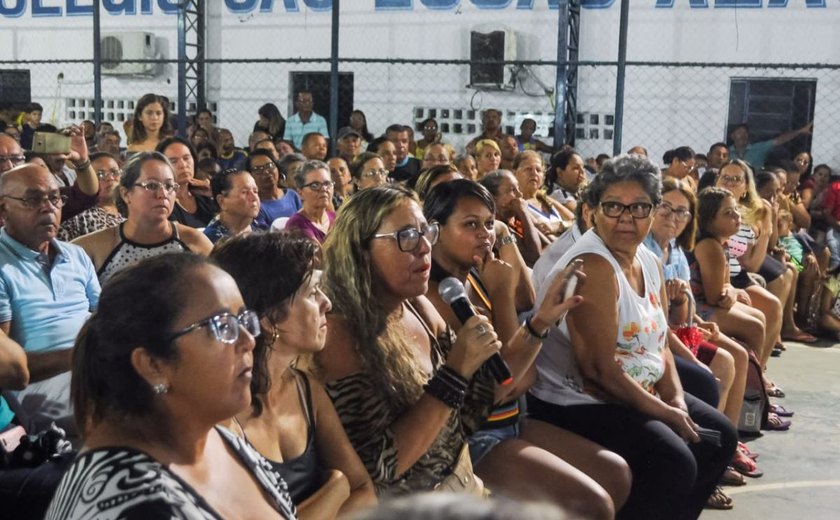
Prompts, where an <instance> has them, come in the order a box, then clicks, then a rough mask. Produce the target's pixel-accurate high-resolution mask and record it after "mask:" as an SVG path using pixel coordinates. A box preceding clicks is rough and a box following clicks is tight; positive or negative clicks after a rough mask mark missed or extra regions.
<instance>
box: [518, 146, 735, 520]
mask: <svg viewBox="0 0 840 520" xmlns="http://www.w3.org/2000/svg"><path fill="white" fill-rule="evenodd" d="M660 191H661V182H660V173H659V169H658V168H657V167H656V165H654V164H653V163H651V162H650V161H649V160H647V159H646V158H643V157H640V156H636V155H621V156H618V157H615V158H614V159H612V160H610V161H607V162H605V163H604V165H603V168H602V170H601V172H600V173H599V174H598V175H597V176H596V177H595V178H594V180H593V181H592V183H591V184H590V186H589V189H588V190H587V192H586V195H587V201H586V203H587V205H588V206H589V207H590V208H592V210H591V211H592V221H593V224H594V227H593V228H592V229H590V230H589V231H587V232H586V233H584V234H583V236H581V238H580V239H578V240H577V241H576V242H575V244H574V245H573V246H572V248H571V249H569V251H568V252H567V253H566V254H565V255H563V257H561V258H560V260H559V261H558V262H557V264H556V265H555V267H554V268H553V269H552V271H551V272H550V273H549V276H548V278H547V280H552V279H554V278H555V277H556V276H558V275H560V273H561V272H562V270H563V269H565V268H566V266H567V265H568V264H570V263H572V262H573V261H576V260H578V261H582V262H583V268H582V269H583V271H585V272H586V279H585V280H582V281H580V282H579V283H578V285H577V291H576V292H577V294H578V295H580V296H582V297H583V302H582V303H581V304H580V305H578V306H577V307H575V308H573V309H572V310H571V311H570V312H569V314H568V315H567V316H566V318H565V319H563V320H562V321H560V322H559V325H552V327H551V330H550V331H549V334H548V337H547V338H546V340H545V341H544V343H543V348H542V350H541V351H540V353H539V357H538V358H537V380H536V382H535V383H534V385H533V386H532V387H531V390H530V394H529V396H528V397H529V399H528V413H529V414H530V415H531V417H534V418H535V419H537V420H543V421H547V422H550V423H552V424H554V425H555V426H559V427H561V428H563V429H566V430H570V431H572V432H574V433H577V434H579V435H582V436H583V437H586V438H587V439H589V440H591V441H594V442H596V443H598V444H600V445H601V446H604V447H605V448H606V449H609V450H611V451H614V452H616V453H617V454H618V455H620V456H621V457H623V458H624V459H625V460H626V461H627V463H628V464H629V466H630V471H631V473H632V475H633V483H632V487H631V489H630V497H629V499H628V500H627V502H626V503H625V504H624V507H623V508H622V509H621V511H620V512H619V516H620V517H622V518H645V519H652V518H662V519H665V518H667V519H675V518H678V519H693V518H697V517H699V516H700V513H701V512H702V510H703V506H704V505H705V504H706V500H707V499H708V498H709V496H710V495H711V494H712V493H713V492H714V490H715V487H716V486H717V483H718V481H719V479H720V477H721V475H722V474H723V472H724V470H725V469H726V466H727V464H729V461H730V460H731V459H732V455H733V453H734V452H735V447H736V444H737V440H738V439H737V434H736V432H735V428H734V427H733V426H732V424H731V423H729V421H727V419H726V417H724V416H723V415H722V414H721V413H720V412H718V411H717V410H715V409H714V408H713V407H711V406H709V405H708V404H705V403H703V402H702V401H700V400H699V399H697V398H695V397H693V396H692V395H690V394H687V393H685V392H683V389H682V387H681V385H680V381H679V379H678V377H677V374H676V370H675V367H674V360H673V356H672V354H671V351H670V349H669V345H668V339H669V335H668V321H667V314H668V293H667V290H666V288H665V284H664V283H662V279H663V275H662V268H661V267H660V264H659V262H658V261H657V259H656V256H655V255H654V254H653V253H652V252H650V251H649V250H648V249H647V248H645V247H643V246H642V242H643V241H644V239H645V237H646V236H647V234H648V232H649V231H650V226H651V221H652V215H651V213H652V211H653V209H654V207H656V206H657V205H658V204H659V203H660V202H661V200H662V195H661V192H660ZM546 293H547V291H546V289H545V288H541V289H540V291H539V292H538V294H537V305H539V304H540V302H541V301H543V299H544V298H545V297H546ZM700 427H703V428H708V429H711V430H716V431H717V432H719V438H718V439H715V438H711V437H707V438H706V440H703V439H701V437H700V435H698V429H699V428H700Z"/></svg>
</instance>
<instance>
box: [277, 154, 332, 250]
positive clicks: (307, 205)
mask: <svg viewBox="0 0 840 520" xmlns="http://www.w3.org/2000/svg"><path fill="white" fill-rule="evenodd" d="M295 185H297V189H298V191H299V192H300V195H301V199H302V200H303V207H302V208H301V209H300V211H298V212H297V213H295V214H294V215H292V216H291V217H290V218H289V220H288V222H286V231H299V232H300V233H302V234H303V235H304V236H306V237H308V238H310V239H312V240H315V241H316V242H318V243H319V244H323V243H324V240H325V239H326V238H327V233H329V231H330V229H331V228H332V225H333V222H335V211H332V209H330V208H331V203H332V195H333V182H332V177H331V175H330V167H329V166H327V164H326V163H325V162H323V161H306V162H305V163H303V167H302V168H301V169H300V170H298V172H297V173H295Z"/></svg>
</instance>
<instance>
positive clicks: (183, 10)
mask: <svg viewBox="0 0 840 520" xmlns="http://www.w3.org/2000/svg"><path fill="white" fill-rule="evenodd" d="M187 4H188V2H187V1H186V0H184V1H182V2H180V3H179V4H178V136H180V137H183V138H186V137H187V83H186V82H187Z"/></svg>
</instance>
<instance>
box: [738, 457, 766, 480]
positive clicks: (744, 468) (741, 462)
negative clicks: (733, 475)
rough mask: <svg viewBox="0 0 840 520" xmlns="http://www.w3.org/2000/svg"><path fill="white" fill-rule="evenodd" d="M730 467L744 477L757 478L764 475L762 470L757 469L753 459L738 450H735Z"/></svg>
mask: <svg viewBox="0 0 840 520" xmlns="http://www.w3.org/2000/svg"><path fill="white" fill-rule="evenodd" d="M730 467H731V468H733V469H734V470H735V471H737V472H738V473H740V474H741V475H743V476H745V477H750V478H758V477H760V476H762V475H764V472H763V471H761V470H760V469H758V466H757V465H756V463H755V461H754V460H752V459H751V458H749V457H747V456H746V455H744V454H743V453H741V452H740V451H738V450H735V455H734V456H733V457H732V466H730Z"/></svg>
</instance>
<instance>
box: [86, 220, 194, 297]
mask: <svg viewBox="0 0 840 520" xmlns="http://www.w3.org/2000/svg"><path fill="white" fill-rule="evenodd" d="M123 226H124V223H123V224H120V227H119V234H120V242H119V243H118V244H117V246H116V247H115V248H114V249H113V251H111V254H109V255H108V258H106V259H105V261H104V262H102V267H100V268H99V271H98V272H97V273H96V275H97V276H98V277H99V283H100V284H101V285H104V284H105V282H106V281H107V280H108V279H109V278H111V277H112V276H114V275H115V274H117V273H118V272H120V271H122V270H123V269H126V268H128V267H131V266H132V265H134V264H136V263H138V262H140V260H145V259H146V258H152V257H155V256H158V255H162V254H164V253H183V252H185V251H189V250H190V248H189V247H187V244H185V243H184V241H183V240H181V237H180V236H179V235H178V226H176V225H175V223H174V222H173V223H172V224H171V226H172V234H171V235H170V236H169V238H167V239H166V240H164V241H163V242H160V243H157V244H138V243H137V242H134V241H132V240H130V239H128V238H126V236H125V234H124V233H123Z"/></svg>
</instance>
